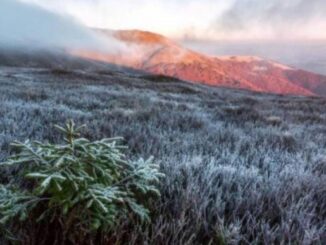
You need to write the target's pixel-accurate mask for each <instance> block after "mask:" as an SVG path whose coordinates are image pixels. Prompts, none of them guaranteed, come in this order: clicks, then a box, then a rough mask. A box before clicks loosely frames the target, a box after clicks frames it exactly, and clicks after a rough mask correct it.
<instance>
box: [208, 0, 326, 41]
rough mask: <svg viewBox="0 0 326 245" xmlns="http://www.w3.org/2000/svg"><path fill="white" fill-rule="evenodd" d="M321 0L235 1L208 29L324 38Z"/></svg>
mask: <svg viewBox="0 0 326 245" xmlns="http://www.w3.org/2000/svg"><path fill="white" fill-rule="evenodd" d="M325 13H326V1H325V0H310V1H307V0H286V1H285V0H269V1H262V0H235V1H234V3H233V4H231V6H230V8H228V9H227V10H226V11H225V12H223V13H222V14H221V15H220V16H219V17H218V18H217V20H216V21H215V22H214V23H212V25H211V29H212V30H213V31H214V32H215V34H216V35H220V36H223V37H226V38H227V37H231V38H233V37H235V38H237V37H239V38H241V37H246V38H263V39H264V38H267V39H269V38H271V39H275V38H277V39H279V38H285V39H296V38H308V39H322V38H326V33H325V30H326V15H325Z"/></svg>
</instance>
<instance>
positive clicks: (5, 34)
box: [0, 0, 119, 50]
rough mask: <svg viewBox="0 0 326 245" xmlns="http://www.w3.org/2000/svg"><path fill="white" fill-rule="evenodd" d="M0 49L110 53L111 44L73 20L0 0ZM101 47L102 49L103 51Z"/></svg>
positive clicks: (9, 0)
mask: <svg viewBox="0 0 326 245" xmlns="http://www.w3.org/2000/svg"><path fill="white" fill-rule="evenodd" d="M0 4H1V8H0V45H1V47H12V48H17V47H24V48H31V49H32V48H43V49H44V48H60V49H68V48H70V49H71V48H72V47H73V48H76V49H83V48H87V49H97V48H98V47H101V49H104V50H106V49H108V48H110V49H114V48H116V47H117V46H119V43H117V41H115V40H113V39H112V40H110V39H106V40H105V41H104V39H102V38H101V37H100V36H98V35H96V34H95V33H94V32H93V31H91V30H89V29H88V28H87V27H84V26H83V25H81V24H80V23H78V22H77V21H75V20H74V19H73V18H71V17H69V16H66V15H60V14H57V13H54V12H51V11H49V10H45V9H43V8H41V7H39V6H36V5H32V4H28V3H23V2H20V1H16V0H0ZM104 47H105V48H104Z"/></svg>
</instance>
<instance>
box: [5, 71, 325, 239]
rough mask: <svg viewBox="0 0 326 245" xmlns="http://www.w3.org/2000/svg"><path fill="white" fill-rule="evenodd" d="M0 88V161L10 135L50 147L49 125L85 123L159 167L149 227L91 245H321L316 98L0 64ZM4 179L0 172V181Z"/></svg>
mask: <svg viewBox="0 0 326 245" xmlns="http://www.w3.org/2000/svg"><path fill="white" fill-rule="evenodd" d="M0 90H1V93H0V103H1V108H0V115H1V118H2V120H1V123H0V132H1V137H0V149H1V151H0V160H1V161H3V160H4V159H5V158H6V157H7V156H8V155H9V154H10V152H11V147H10V146H9V143H10V142H12V141H14V140H20V141H24V140H25V139H30V140H40V141H46V142H47V141H50V142H59V140H60V136H59V135H58V133H57V132H56V131H53V124H62V123H64V122H65V121H66V120H67V119H74V121H75V122H76V123H77V124H78V125H82V124H84V123H85V124H87V126H88V127H87V130H86V131H85V133H84V134H83V135H82V136H84V137H86V138H90V139H91V140H97V139H101V138H104V137H112V136H116V135H119V136H122V137H124V138H125V143H126V145H127V146H128V150H127V154H128V156H129V157H130V158H134V159H138V158H139V157H144V158H148V157H149V156H151V155H153V156H154V157H155V162H157V163H159V164H160V165H161V169H162V171H163V172H164V173H165V174H166V178H165V179H164V180H163V182H162V185H161V186H160V191H161V193H162V197H161V199H160V200H159V201H158V202H155V203H154V204H153V205H155V209H154V210H155V211H154V213H152V214H151V217H152V223H151V224H144V225H143V226H142V229H140V228H139V226H137V225H135V224H133V223H131V224H130V223H128V222H124V223H122V224H121V225H120V226H119V227H117V229H116V230H115V231H114V232H112V233H110V234H107V235H108V237H110V241H109V242H107V243H95V242H94V244H115V243H117V240H118V241H119V244H135V245H136V244H162V245H163V244H167V243H168V244H176V245H181V244H223V242H224V244H252V243H256V244H263V243H266V241H267V243H268V244H288V243H295V244H325V242H326V237H325V219H326V213H325V210H326V206H325V205H326V186H325V177H326V175H325V174H326V164H325V156H326V148H325V145H326V111H325V103H326V101H325V99H323V98H318V97H302V96H299V97H296V96H283V95H282V96H281V95H272V94H262V93H256V92H250V91H243V90H235V89H224V88H215V87H211V86H205V85H199V84H190V83H187V82H182V81H179V80H176V79H172V78H168V77H163V76H155V75H145V74H135V73H134V72H128V71H123V72H122V71H119V70H112V69H110V68H109V67H107V68H106V70H105V71H103V70H102V71H96V70H94V71H85V70H74V69H60V70H58V69H52V68H42V69H41V68H39V69H35V67H34V68H27V67H21V68H20V67H0ZM15 174H16V172H14V173H12V175H15ZM12 175H11V174H10V173H8V172H7V171H1V172H0V180H1V183H6V182H7V181H10V180H11V179H12V178H11V176H12ZM30 228H31V229H32V230H33V227H30ZM33 231H34V232H37V230H35V229H34V230H33ZM39 232H40V233H39V235H38V236H35V237H30V236H25V238H31V239H32V238H33V239H34V240H33V241H34V243H29V244H42V242H41V241H40V240H38V239H41V238H42V236H43V235H46V234H47V233H48V232H45V231H44V229H40V230H39ZM307 234H309V235H307ZM15 235H18V234H15ZM0 243H1V244H5V243H3V242H2V241H1V236H0ZM44 244H51V243H44ZM88 244H90V243H88Z"/></svg>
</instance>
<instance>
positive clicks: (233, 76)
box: [76, 29, 326, 96]
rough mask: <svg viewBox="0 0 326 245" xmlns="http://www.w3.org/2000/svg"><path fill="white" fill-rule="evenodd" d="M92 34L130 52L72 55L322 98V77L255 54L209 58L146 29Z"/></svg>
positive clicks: (199, 80) (184, 77) (197, 80)
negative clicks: (116, 41) (109, 37)
mask: <svg viewBox="0 0 326 245" xmlns="http://www.w3.org/2000/svg"><path fill="white" fill-rule="evenodd" d="M96 31H97V32H99V33H101V34H102V35H103V34H104V36H105V35H108V36H111V37H112V36H113V37H114V38H117V39H118V40H119V41H121V42H123V43H125V44H126V46H128V47H129V51H128V49H127V50H126V51H122V52H120V53H118V54H115V55H107V54H101V53H95V52H89V51H78V52H77V53H76V55H78V56H80V57H83V58H89V59H95V60H99V61H104V62H110V63H114V64H118V65H123V66H127V67H131V68H134V69H139V70H143V71H145V72H149V73H152V74H158V75H167V76H172V77H176V78H179V79H182V80H186V81H192V82H195V83H202V84H206V85H212V86H222V87H229V88H238V89H248V90H253V91H258V92H271V93H278V94H294V95H307V96H315V95H319V96H326V76H323V75H319V74H314V73H312V72H306V71H303V70H297V69H295V68H293V67H290V66H287V65H284V64H281V63H278V62H275V61H272V60H267V59H262V58H260V57H255V56H208V55H204V54H201V53H199V52H196V51H193V50H190V49H187V48H184V47H182V45H180V44H178V43H177V42H175V41H172V40H170V39H168V38H167V37H164V36H162V35H160V34H156V33H152V32H147V31H140V30H118V31H111V30H109V31H107V30H104V29H98V30H96ZM130 50H131V51H130Z"/></svg>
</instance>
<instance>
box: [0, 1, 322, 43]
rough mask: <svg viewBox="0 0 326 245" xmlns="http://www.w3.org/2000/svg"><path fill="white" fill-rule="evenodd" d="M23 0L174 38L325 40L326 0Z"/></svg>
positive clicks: (97, 23) (88, 21) (91, 21)
mask: <svg viewBox="0 0 326 245" xmlns="http://www.w3.org/2000/svg"><path fill="white" fill-rule="evenodd" d="M22 1H25V2H32V3H34V4H38V5H41V6H43V7H45V8H47V9H50V10H54V11H57V12H59V13H61V14H69V15H71V16H73V17H74V18H76V19H77V20H78V21H80V22H82V23H83V24H85V25H87V26H91V27H98V28H108V29H142V30H148V31H153V32H158V33H162V34H164V35H167V36H169V37H173V38H181V39H182V38H183V39H185V38H188V39H212V40H221V39H326V31H325V30H326V14H325V13H326V0H268V1H267V0H266V1H265V0H118V1H117V0H22ZM0 2H1V0H0Z"/></svg>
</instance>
